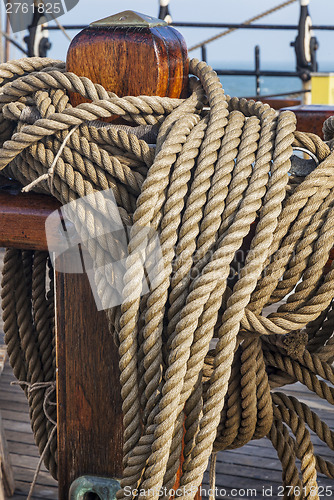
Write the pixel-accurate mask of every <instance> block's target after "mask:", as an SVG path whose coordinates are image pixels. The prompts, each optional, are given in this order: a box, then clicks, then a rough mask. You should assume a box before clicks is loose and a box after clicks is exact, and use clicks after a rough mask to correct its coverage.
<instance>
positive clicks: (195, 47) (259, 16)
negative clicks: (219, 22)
mask: <svg viewBox="0 0 334 500" xmlns="http://www.w3.org/2000/svg"><path fill="white" fill-rule="evenodd" d="M294 2H296V0H288V1H287V2H283V3H282V4H280V5H277V6H276V7H273V8H271V9H269V10H266V11H265V12H262V14H258V15H257V16H255V17H252V18H251V19H248V21H245V22H244V23H242V24H251V23H253V22H254V21H258V20H259V19H261V18H262V17H265V16H268V15H269V14H272V13H273V12H276V11H278V10H280V9H283V7H287V6H288V5H290V4H292V3H294ZM237 29H238V28H230V29H228V30H225V31H223V32H222V33H219V34H218V35H215V36H212V37H211V38H208V39H207V40H204V41H203V42H200V43H197V44H196V45H193V46H192V47H190V48H189V49H188V52H191V51H192V50H195V49H198V48H199V47H201V46H202V45H205V44H207V43H210V42H214V41H215V40H218V39H219V38H222V37H223V36H225V35H229V34H230V33H232V32H233V31H236V30H237Z"/></svg>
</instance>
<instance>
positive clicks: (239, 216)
mask: <svg viewBox="0 0 334 500" xmlns="http://www.w3.org/2000/svg"><path fill="white" fill-rule="evenodd" d="M190 71H191V73H192V75H193V77H192V78H191V79H190V82H189V94H188V97H187V98H186V99H170V98H166V97H155V96H139V97H132V96H125V97H118V96H116V95H115V94H113V93H112V92H109V91H107V90H106V89H104V88H102V87H101V86H100V85H97V84H95V83H93V82H91V81H90V80H88V79H87V78H83V77H78V76H77V75H74V74H73V73H68V72H66V71H65V68H64V65H63V64H62V63H60V62H59V61H52V60H45V59H38V58H33V59H31V60H26V59H24V60H19V61H13V62H11V63H8V64H5V65H0V78H1V79H2V80H1V81H2V85H1V93H0V170H1V174H2V175H4V176H7V177H10V178H14V179H16V180H17V181H19V182H20V183H21V184H22V186H23V189H24V190H25V191H27V190H30V189H33V190H36V191H39V192H44V193H48V194H52V195H53V196H55V197H56V198H57V199H58V200H59V201H60V202H61V203H62V204H63V205H66V204H68V203H70V202H72V201H75V200H79V199H82V198H85V199H87V200H90V199H92V200H93V201H89V202H87V203H86V204H85V203H83V204H80V210H78V214H77V215H78V216H77V217H76V218H75V223H74V226H75V230H76V232H77V233H78V237H79V239H80V241H82V242H86V246H87V250H88V252H89V254H90V255H91V257H92V259H93V262H94V271H95V282H96V289H97V291H98V294H99V299H100V301H101V303H102V305H103V307H104V309H106V311H107V317H108V320H109V323H110V333H111V335H110V342H114V339H115V340H116V344H117V346H118V350H119V360H120V361H119V364H120V384H121V388H122V397H123V407H122V409H123V415H124V450H123V469H124V471H123V479H122V488H123V489H121V490H120V491H119V492H118V498H119V499H123V498H124V499H125V497H127V498H128V492H129V489H130V490H131V489H132V490H133V491H138V489H139V488H140V489H142V490H145V491H147V492H150V495H149V496H150V498H151V499H152V500H158V497H159V494H160V491H161V488H166V491H170V490H171V489H173V487H174V485H175V484H176V477H177V472H178V470H179V468H181V476H180V480H179V488H180V489H179V491H181V492H184V494H182V495H181V496H182V497H183V496H184V497H186V498H187V499H188V498H192V497H194V495H195V493H196V491H197V489H198V488H199V486H200V484H201V481H202V478H203V474H204V471H205V470H206V467H207V465H208V462H209V459H210V456H212V457H213V458H212V471H213V470H214V467H213V466H214V461H215V457H216V452H218V451H220V450H227V449H233V448H238V447H241V446H243V445H244V444H246V443H247V442H249V441H250V440H252V439H260V438H262V437H264V436H268V437H269V439H270V440H271V442H272V443H273V445H274V447H275V448H276V449H277V452H278V455H279V458H280V460H281V461H282V466H283V482H284V484H285V485H292V486H296V487H299V488H301V490H302V489H303V488H306V490H307V491H311V490H312V488H313V489H314V488H316V469H318V470H321V472H324V473H325V474H327V475H328V477H333V470H334V466H333V464H331V463H330V462H328V461H325V460H324V459H323V458H322V457H319V456H317V455H315V454H314V450H313V445H312V443H311V437H310V435H309V433H308V431H307V430H306V429H305V424H307V425H309V426H310V427H311V429H312V430H314V429H316V432H317V433H318V435H319V436H322V437H323V439H324V440H325V442H326V444H331V436H330V435H329V434H328V430H327V428H326V427H325V425H326V424H325V423H323V422H320V421H318V420H317V416H316V415H315V414H314V413H312V412H311V413H310V411H308V409H307V407H306V405H303V404H302V403H299V402H298V401H297V402H296V401H295V400H291V399H289V398H287V397H284V396H282V395H281V394H280V393H277V392H273V391H272V389H273V388H275V387H281V386H283V385H284V384H287V383H293V382H295V381H297V380H298V381H300V382H301V383H303V384H304V385H306V386H307V387H308V388H309V389H310V390H311V391H313V392H315V393H316V394H318V395H319V397H321V398H324V399H326V400H327V401H329V402H330V403H331V404H334V393H333V387H332V384H333V382H334V372H333V368H332V366H331V362H332V361H333V359H334V336H333V326H334V313H333V298H334V268H333V265H332V258H333V255H332V249H333V247H334V153H333V152H331V150H330V148H329V146H328V144H326V143H325V142H324V141H322V140H321V139H320V138H319V137H317V136H315V135H314V134H307V133H301V132H297V131H296V118H295V115H294V114H293V113H292V112H289V111H284V112H281V113H278V112H276V111H274V110H273V109H271V108H270V107H269V106H268V105H267V104H262V103H261V102H254V101H247V100H246V99H238V98H235V97H233V98H231V97H230V96H228V95H226V94H225V93H224V90H223V88H222V86H221V83H220V80H219V78H218V76H217V75H216V74H215V73H214V72H213V70H212V68H210V67H209V66H208V65H207V64H206V63H204V62H200V61H198V60H196V59H193V60H192V61H191V62H190ZM70 92H77V93H79V94H80V95H81V96H83V97H84V98H85V99H86V100H89V102H85V103H83V104H80V105H79V106H77V107H75V108H74V107H72V106H71V104H70V102H69V93H70ZM113 115H118V116H121V117H122V118H123V119H124V120H126V121H127V122H128V125H113V124H110V123H106V122H105V121H102V120H105V119H108V118H110V117H111V116H113ZM326 123H327V122H326ZM331 124H332V121H330V122H328V124H327V125H326V130H327V129H328V130H329V129H330V127H331ZM326 134H327V132H326ZM328 134H329V133H328ZM328 134H327V136H326V137H327V139H328V137H329V135H328ZM327 139H326V140H327ZM293 148H304V149H306V150H308V151H309V152H310V154H311V156H312V155H313V156H314V158H316V159H317V162H318V163H319V164H318V165H317V166H316V165H315V166H314V167H315V168H314V169H311V170H310V171H309V172H308V173H307V175H306V177H304V176H303V175H294V174H293V169H291V158H292V155H293ZM317 162H315V164H316V163H317ZM108 190H111V192H112V193H113V197H114V200H115V201H114V202H113V203H107V202H106V201H105V200H104V198H103V192H105V191H108ZM92 194H97V196H96V197H95V198H94V197H90V196H89V195H92ZM94 200H95V201H94ZM115 209H117V214H118V216H119V220H120V221H121V223H122V225H124V226H128V227H129V231H128V234H127V239H126V241H127V248H125V251H124V252H123V253H122V250H121V249H120V245H119V244H116V245H115V240H113V239H112V238H111V236H110V235H109V234H108V233H107V234H105V231H104V228H105V227H107V224H108V223H109V222H110V219H111V218H112V217H115ZM108 227H109V226H108ZM96 228H98V229H99V230H100V229H101V231H96V230H95V229H96ZM96 232H97V233H98V236H96ZM94 235H95V236H94ZM157 241H158V251H157V244H156V242H157ZM157 254H158V258H157ZM139 256H140V257H139ZM110 261H112V262H115V261H117V262H119V264H120V269H121V270H122V277H121V278H119V277H117V276H116V275H115V273H114V272H112V271H110V269H109V270H108V269H107V265H106V263H110ZM143 262H144V264H145V265H144V266H143ZM52 276H53V274H52V272H51V264H50V260H49V257H48V255H47V254H46V253H44V252H27V251H21V250H14V249H7V251H6V255H5V262H4V270H3V279H2V307H3V318H4V328H5V334H6V343H7V346H8V352H9V358H10V362H11V364H12V366H13V369H14V373H15V376H16V377H17V379H18V380H19V384H20V385H21V386H22V388H23V390H24V391H25V393H26V396H27V398H28V401H29V404H30V407H31V421H32V427H33V430H34V434H35V438H36V442H37V443H38V446H39V449H40V453H41V455H42V458H43V459H44V462H45V464H46V466H47V467H48V468H49V469H50V470H51V472H52V474H53V476H54V477H57V459H56V458H57V457H56V452H57V448H56V446H57V443H56V430H55V429H56V427H55V424H56V407H55V406H54V405H53V404H48V411H47V412H46V411H45V401H44V399H43V398H44V396H45V387H50V388H51V387H54V383H55V352H54V347H53V346H54V340H53V339H54V303H53V278H52ZM145 280H146V281H147V283H146V281H145ZM119 284H120V285H121V287H120V289H118V288H117V291H118V292H119V293H118V296H119V302H118V304H117V305H115V304H114V303H113V302H112V300H113V298H114V297H115V289H116V286H119ZM29 388H30V390H29ZM32 388H36V390H32ZM37 388H39V390H37ZM42 389H43V390H42ZM47 396H48V398H49V399H48V401H51V403H54V392H52V391H51V389H50V391H48V390H47ZM46 413H47V414H46ZM289 429H290V430H291V431H292V435H291V434H290V433H289ZM304 450H305V453H304ZM181 455H182V460H181ZM297 459H300V460H301V461H302V467H301V474H302V477H301V478H300V477H299V472H298V468H297V467H296V464H295V461H296V460H297ZM211 483H212V484H214V480H213V477H211ZM125 487H127V489H126V490H125V489H124V488H125Z"/></svg>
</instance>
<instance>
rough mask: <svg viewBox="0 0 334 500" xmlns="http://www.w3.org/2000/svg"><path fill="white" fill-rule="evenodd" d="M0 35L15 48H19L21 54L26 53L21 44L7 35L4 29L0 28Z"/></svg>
mask: <svg viewBox="0 0 334 500" xmlns="http://www.w3.org/2000/svg"><path fill="white" fill-rule="evenodd" d="M0 35H1V36H3V37H5V38H6V40H8V41H9V42H11V43H12V44H13V45H14V46H15V47H16V48H17V49H19V50H20V51H21V52H23V54H25V55H28V51H27V50H25V49H24V48H23V47H22V45H20V44H19V43H18V42H17V41H16V40H14V39H13V38H12V37H11V36H9V35H8V34H7V33H6V32H5V31H2V30H0Z"/></svg>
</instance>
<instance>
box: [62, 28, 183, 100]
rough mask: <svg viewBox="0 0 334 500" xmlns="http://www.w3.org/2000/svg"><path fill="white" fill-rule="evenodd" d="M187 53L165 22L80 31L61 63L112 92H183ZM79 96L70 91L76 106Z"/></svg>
mask: <svg viewBox="0 0 334 500" xmlns="http://www.w3.org/2000/svg"><path fill="white" fill-rule="evenodd" d="M188 64H189V63H188V57H187V48H186V45H185V42H184V39H183V37H182V35H180V33H178V32H177V31H176V30H175V29H174V28H172V27H170V26H157V27H155V28H126V29H125V28H115V27H110V28H97V27H94V28H93V27H89V28H86V29H84V30H83V31H81V32H80V33H79V34H78V35H77V36H76V37H75V38H74V39H73V40H72V43H71V45H70V47H69V50H68V53H67V59H66V68H67V70H68V71H72V72H74V73H76V74H77V75H79V76H85V77H87V78H90V79H91V80H92V81H93V82H94V83H99V84H101V85H103V86H104V87H105V88H106V89H107V90H109V91H112V92H115V93H116V94H117V95H118V96H120V97H122V96H125V95H133V96H138V95H143V94H144V95H159V96H168V97H176V98H178V97H185V96H186V94H187V85H188ZM81 102H85V99H83V98H82V97H81V96H80V95H79V94H71V103H72V105H74V106H76V105H77V104H80V103H81Z"/></svg>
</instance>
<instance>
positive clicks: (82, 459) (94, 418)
mask: <svg viewBox="0 0 334 500" xmlns="http://www.w3.org/2000/svg"><path fill="white" fill-rule="evenodd" d="M62 258H63V257H61V256H60V257H59V259H60V260H61V259H62ZM58 264H60V265H61V262H59V261H58ZM55 290H56V332H57V387H58V448H59V451H58V457H59V460H58V483H59V497H58V498H59V500H67V499H68V492H69V487H70V485H71V483H72V482H73V481H74V480H75V479H77V478H78V477H79V476H82V475H85V474H90V475H97V476H104V477H114V478H120V477H121V475H122V432H123V427H122V401H121V394H120V385H119V368H118V352H117V347H116V346H115V344H114V340H113V336H112V335H111V334H110V333H109V330H108V325H107V320H106V316H105V312H104V311H98V310H97V308H96V305H95V301H94V298H93V295H92V292H91V288H90V285H89V281H88V277H87V275H86V274H64V273H59V272H57V271H56V272H55Z"/></svg>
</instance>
